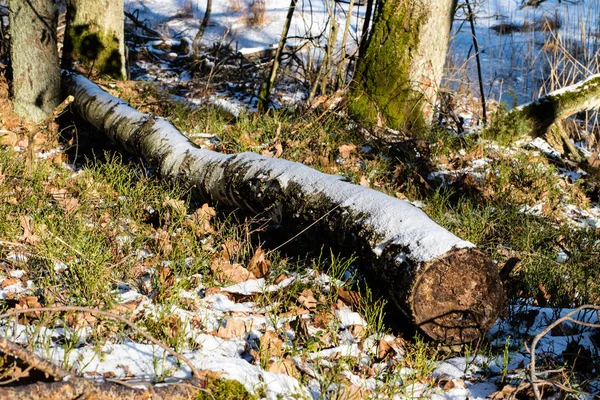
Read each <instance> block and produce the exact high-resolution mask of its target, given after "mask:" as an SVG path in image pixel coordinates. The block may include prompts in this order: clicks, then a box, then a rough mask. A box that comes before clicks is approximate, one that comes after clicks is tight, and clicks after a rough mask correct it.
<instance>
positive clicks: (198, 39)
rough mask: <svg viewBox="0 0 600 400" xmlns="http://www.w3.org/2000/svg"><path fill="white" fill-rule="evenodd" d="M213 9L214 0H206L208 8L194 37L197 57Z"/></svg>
mask: <svg viewBox="0 0 600 400" xmlns="http://www.w3.org/2000/svg"><path fill="white" fill-rule="evenodd" d="M211 10H212V0H206V10H205V11H204V17H203V18H202V22H201V23H200V28H199V29H198V33H196V36H195V37H194V43H193V48H194V55H195V56H196V57H198V56H199V54H200V42H201V41H202V37H203V36H204V31H205V30H206V28H207V27H208V22H209V21H210V13H211Z"/></svg>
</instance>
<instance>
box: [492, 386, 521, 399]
mask: <svg viewBox="0 0 600 400" xmlns="http://www.w3.org/2000/svg"><path fill="white" fill-rule="evenodd" d="M515 390H517V389H516V388H515V387H514V386H511V385H505V386H504V387H503V388H502V390H499V391H497V392H494V393H492V394H490V395H489V396H488V397H487V398H488V399H493V400H501V399H509V398H511V396H512V394H513V393H514V392H515Z"/></svg>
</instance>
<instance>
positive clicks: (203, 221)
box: [186, 203, 217, 237]
mask: <svg viewBox="0 0 600 400" xmlns="http://www.w3.org/2000/svg"><path fill="white" fill-rule="evenodd" d="M216 215H217V212H216V211H215V209H214V208H212V207H211V206H209V205H208V204H206V203H205V204H203V205H202V207H200V208H198V209H197V210H196V211H194V213H193V214H192V216H191V218H190V219H189V220H186V225H187V226H189V227H191V228H192V230H193V231H194V234H195V235H196V236H197V237H200V236H202V235H206V234H209V233H213V232H214V231H215V230H214V228H213V226H212V224H211V220H212V219H213V218H214V217H215V216H216Z"/></svg>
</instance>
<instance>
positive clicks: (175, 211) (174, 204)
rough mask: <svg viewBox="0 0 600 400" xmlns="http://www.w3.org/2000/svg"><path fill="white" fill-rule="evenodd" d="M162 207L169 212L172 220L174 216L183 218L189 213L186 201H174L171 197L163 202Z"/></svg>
mask: <svg viewBox="0 0 600 400" xmlns="http://www.w3.org/2000/svg"><path fill="white" fill-rule="evenodd" d="M162 205H163V207H165V208H166V209H167V210H168V212H169V215H168V218H171V217H172V216H175V217H183V216H184V215H185V214H186V212H187V207H186V205H185V201H183V200H179V199H172V198H171V197H169V196H167V197H166V198H165V201H163V204H162Z"/></svg>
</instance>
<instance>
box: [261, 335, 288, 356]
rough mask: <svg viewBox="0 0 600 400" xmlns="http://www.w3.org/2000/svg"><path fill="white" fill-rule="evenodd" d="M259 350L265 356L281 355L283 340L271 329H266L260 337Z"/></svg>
mask: <svg viewBox="0 0 600 400" xmlns="http://www.w3.org/2000/svg"><path fill="white" fill-rule="evenodd" d="M260 352H261V354H262V355H265V356H267V357H269V358H270V357H281V356H282V355H283V340H281V339H280V338H279V336H277V333H275V332H273V331H266V332H265V334H264V335H262V337H261V338H260Z"/></svg>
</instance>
